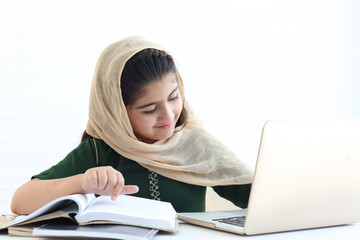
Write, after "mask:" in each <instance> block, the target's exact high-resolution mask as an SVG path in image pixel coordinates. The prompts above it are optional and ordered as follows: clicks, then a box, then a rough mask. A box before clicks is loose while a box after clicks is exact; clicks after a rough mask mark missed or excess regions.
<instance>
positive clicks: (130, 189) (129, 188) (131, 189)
mask: <svg viewBox="0 0 360 240" xmlns="http://www.w3.org/2000/svg"><path fill="white" fill-rule="evenodd" d="M138 191H139V187H138V186H136V185H125V186H124V187H123V188H122V189H121V192H120V194H114V193H113V194H112V195H111V200H113V201H115V200H116V199H117V197H118V196H119V195H122V194H134V193H137V192H138Z"/></svg>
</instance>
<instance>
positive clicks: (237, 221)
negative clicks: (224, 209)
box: [213, 216, 246, 227]
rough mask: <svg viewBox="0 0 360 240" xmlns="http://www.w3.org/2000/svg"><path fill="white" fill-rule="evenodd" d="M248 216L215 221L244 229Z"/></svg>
mask: <svg viewBox="0 0 360 240" xmlns="http://www.w3.org/2000/svg"><path fill="white" fill-rule="evenodd" d="M245 217H246V216H236V217H227V218H216V219H213V221H217V222H221V223H226V224H231V225H235V226H239V227H244V223H245Z"/></svg>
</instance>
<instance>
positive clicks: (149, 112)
mask: <svg viewBox="0 0 360 240" xmlns="http://www.w3.org/2000/svg"><path fill="white" fill-rule="evenodd" d="M155 111H156V108H154V109H153V110H150V111H144V112H143V113H145V114H153V113H154V112H155Z"/></svg>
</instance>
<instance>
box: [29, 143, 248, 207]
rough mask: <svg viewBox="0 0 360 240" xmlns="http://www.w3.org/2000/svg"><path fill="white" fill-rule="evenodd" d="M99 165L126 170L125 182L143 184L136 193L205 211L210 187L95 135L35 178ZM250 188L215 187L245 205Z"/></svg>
mask: <svg viewBox="0 0 360 240" xmlns="http://www.w3.org/2000/svg"><path fill="white" fill-rule="evenodd" d="M95 142H96V145H95ZM97 166H112V167H113V168H115V169H117V170H118V171H120V172H121V173H122V175H123V176H124V179H125V184H128V185H137V186H139V192H138V193H136V194H134V195H135V196H139V197H144V198H150V199H157V200H162V201H166V202H170V203H171V204H172V205H173V206H174V208H175V210H176V211H177V212H201V211H205V194H206V187H204V186H197V185H192V184H188V183H184V182H179V181H176V180H172V179H169V178H167V177H164V176H161V175H159V174H156V173H155V172H152V171H149V170H148V169H146V168H144V167H142V166H141V165H139V164H138V163H137V162H135V161H132V160H129V159H127V158H125V157H123V156H121V155H120V154H118V153H117V152H115V151H114V150H113V149H112V148H110V147H109V146H108V145H107V144H106V143H105V142H104V141H102V140H99V139H94V138H90V139H88V140H86V141H85V142H83V143H81V144H80V145H79V146H78V147H77V148H76V149H74V150H73V151H72V152H70V153H69V154H68V155H67V156H66V157H65V158H64V160H62V161H61V162H59V163H58V164H56V165H54V166H52V167H51V168H49V169H47V170H45V171H43V172H41V173H40V174H38V175H35V176H33V177H32V178H40V179H56V178H64V177H69V176H73V175H77V174H80V173H84V172H86V170H88V169H89V168H93V167H97ZM250 188H251V185H250V184H247V185H232V186H215V187H213V189H214V191H215V192H217V193H218V194H219V195H220V196H222V197H224V198H226V199H228V200H230V201H231V202H233V203H234V204H235V205H237V206H239V207H241V208H246V207H247V203H248V199H249V194H250Z"/></svg>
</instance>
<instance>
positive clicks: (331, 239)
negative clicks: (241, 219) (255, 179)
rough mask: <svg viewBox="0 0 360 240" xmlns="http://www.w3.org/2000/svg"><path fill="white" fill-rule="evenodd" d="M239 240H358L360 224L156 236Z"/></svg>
mask: <svg viewBox="0 0 360 240" xmlns="http://www.w3.org/2000/svg"><path fill="white" fill-rule="evenodd" d="M239 238H248V239H250V238H251V239H252V240H254V239H261V240H263V239H276V240H281V239H286V240H288V239H291V240H296V239H302V240H304V239H316V240H335V239H336V240H340V239H346V240H355V239H356V240H358V239H359V238H360V223H357V224H352V225H346V226H337V227H328V228H319V229H310V230H302V231H293V232H284V233H273V234H264V235H256V236H240V235H236V234H232V233H226V232H221V231H217V230H212V229H208V228H203V227H198V226H194V225H190V224H187V223H181V224H180V228H179V232H178V233H167V232H160V233H159V234H158V235H157V236H156V238H155V239H156V240H161V239H167V240H171V239H208V240H211V239H214V240H215V239H216V240H221V239H239ZM0 239H8V240H9V239H13V240H14V239H19V240H26V239H28V240H36V239H41V240H45V239H47V238H23V237H21V238H18V237H10V236H8V235H7V234H6V233H5V232H1V234H0ZM57 239H59V238H57Z"/></svg>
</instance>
